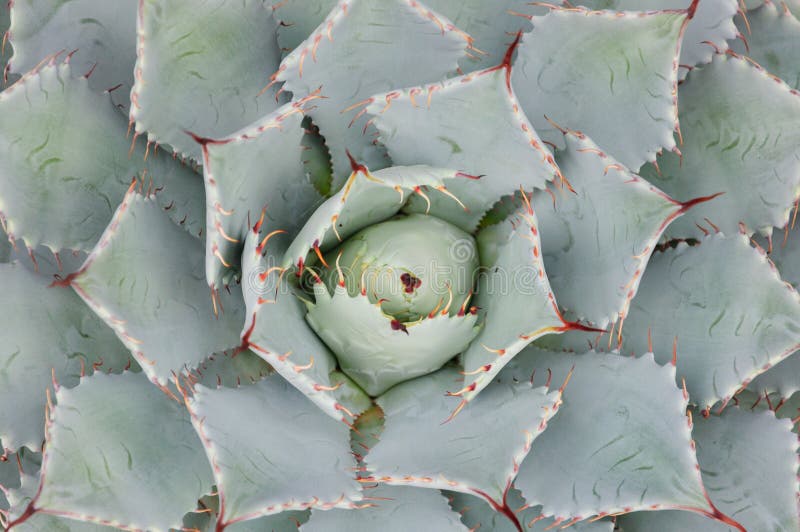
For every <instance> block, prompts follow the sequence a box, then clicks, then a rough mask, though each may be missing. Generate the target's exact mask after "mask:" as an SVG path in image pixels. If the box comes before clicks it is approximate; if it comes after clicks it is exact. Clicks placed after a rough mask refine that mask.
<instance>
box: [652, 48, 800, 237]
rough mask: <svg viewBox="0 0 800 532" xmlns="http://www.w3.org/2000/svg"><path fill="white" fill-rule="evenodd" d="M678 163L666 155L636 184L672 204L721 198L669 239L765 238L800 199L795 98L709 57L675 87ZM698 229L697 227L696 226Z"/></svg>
mask: <svg viewBox="0 0 800 532" xmlns="http://www.w3.org/2000/svg"><path fill="white" fill-rule="evenodd" d="M678 102H679V107H680V120H681V132H682V134H683V144H682V145H681V146H680V150H681V152H682V154H683V156H682V160H681V158H680V157H678V155H676V154H674V153H665V154H664V155H662V156H661V157H660V158H659V159H658V167H659V168H658V169H657V168H656V167H655V166H653V165H648V166H647V167H645V168H642V173H641V175H642V177H644V178H646V179H648V180H649V181H650V182H651V183H653V184H654V185H656V186H658V187H659V188H661V189H662V190H663V191H664V192H666V193H667V194H669V195H670V196H672V197H673V198H675V199H677V200H679V201H686V200H689V199H691V198H693V197H698V196H707V195H709V194H716V193H718V192H724V195H722V196H721V197H719V198H717V199H715V200H714V201H712V202H709V203H706V204H704V205H699V206H697V207H696V208H694V209H692V210H691V211H690V212H689V213H687V214H686V216H683V217H682V218H681V219H680V220H677V221H676V222H675V223H673V224H672V225H670V227H668V228H667V230H666V232H665V234H666V235H667V236H668V237H670V238H688V237H699V236H701V235H703V233H707V232H710V231H715V230H716V228H719V230H721V231H722V232H724V233H728V234H733V233H735V232H737V231H739V224H740V223H743V224H744V225H745V227H746V230H747V232H748V234H750V233H752V232H754V231H759V232H762V233H764V234H769V233H770V232H771V231H772V227H773V226H776V227H783V226H784V225H785V224H786V222H787V221H788V220H789V215H790V211H791V209H792V208H793V206H794V201H795V198H796V197H797V196H798V194H800V130H798V129H797V128H796V127H795V126H796V124H797V122H798V120H800V95H799V94H797V93H796V92H794V91H792V89H790V88H789V87H788V86H787V85H786V84H785V83H783V82H782V81H780V80H779V79H777V78H773V77H770V75H769V74H767V72H766V71H764V70H763V69H761V68H760V67H758V66H756V65H753V64H751V63H750V62H748V61H746V60H745V59H743V58H740V57H738V56H732V55H715V56H714V59H713V60H712V62H711V63H710V64H708V65H706V66H704V67H702V68H697V69H695V70H693V71H692V72H690V73H689V76H688V78H687V79H686V81H685V82H684V83H682V84H681V87H680V93H679V98H678ZM698 225H699V226H702V227H698Z"/></svg>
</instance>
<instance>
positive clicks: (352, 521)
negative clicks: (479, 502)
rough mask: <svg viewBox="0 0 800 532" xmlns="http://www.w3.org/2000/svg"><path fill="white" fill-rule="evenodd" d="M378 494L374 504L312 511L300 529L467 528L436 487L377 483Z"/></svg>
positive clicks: (399, 531) (373, 493) (389, 531)
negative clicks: (432, 488) (425, 487)
mask: <svg viewBox="0 0 800 532" xmlns="http://www.w3.org/2000/svg"><path fill="white" fill-rule="evenodd" d="M369 496H370V497H371V498H376V499H378V500H376V502H375V503H373V504H374V506H371V507H369V508H365V509H362V510H331V511H328V512H319V511H316V512H312V513H311V519H309V520H308V523H306V524H304V525H301V526H300V529H299V530H300V531H301V532H329V531H331V530H353V531H358V530H363V531H366V530H381V531H382V532H405V531H407V530H436V531H440V530H441V531H442V532H447V531H460V532H463V531H464V530H465V528H464V525H462V524H461V523H460V522H459V520H458V514H456V513H455V512H453V511H452V510H451V509H450V508H448V506H447V500H446V499H445V498H444V497H443V496H442V495H441V494H440V493H438V492H436V491H434V490H423V489H419V488H413V487H407V486H378V487H376V488H374V489H371V490H369Z"/></svg>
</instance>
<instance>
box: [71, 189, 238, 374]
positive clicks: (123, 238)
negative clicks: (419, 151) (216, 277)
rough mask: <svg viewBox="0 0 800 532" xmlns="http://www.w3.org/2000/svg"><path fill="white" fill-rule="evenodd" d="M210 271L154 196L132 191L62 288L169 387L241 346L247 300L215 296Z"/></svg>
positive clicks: (228, 294) (233, 293)
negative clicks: (208, 278) (187, 372)
mask: <svg viewBox="0 0 800 532" xmlns="http://www.w3.org/2000/svg"><path fill="white" fill-rule="evenodd" d="M203 265H204V255H203V245H202V243H201V242H200V241H199V240H197V239H195V238H192V237H191V236H190V235H188V234H187V233H186V232H185V231H183V230H181V229H180V228H179V227H177V226H175V225H174V224H172V223H170V221H169V220H168V219H167V217H166V215H164V213H163V212H161V209H160V208H159V206H158V204H157V203H156V200H155V199H154V198H153V197H152V196H142V195H141V194H139V193H138V192H137V191H136V190H135V188H134V187H131V190H130V191H129V192H128V194H126V196H125V199H124V200H123V202H122V204H121V205H120V207H119V209H118V210H117V214H116V215H115V217H114V221H112V223H111V225H109V227H108V229H107V230H106V232H105V233H104V234H103V237H102V238H101V240H100V242H99V243H98V244H97V247H96V248H95V249H94V250H93V251H92V253H91V254H90V255H89V258H88V259H86V262H85V263H84V265H83V266H82V267H81V269H80V270H78V272H77V273H75V274H72V275H70V276H68V277H67V279H65V281H63V282H64V283H68V284H69V285H70V286H72V287H73V288H74V289H75V291H76V292H77V293H78V295H80V296H81V297H82V298H83V300H84V301H85V302H86V303H87V304H88V305H89V306H90V307H91V308H92V310H94V311H95V313H96V314H97V315H98V316H100V317H101V318H102V319H103V321H105V322H106V323H107V324H108V325H109V326H110V327H111V328H112V329H114V331H115V332H116V333H117V336H118V337H119V338H120V340H122V343H123V344H125V345H126V346H127V347H128V349H130V350H131V352H132V353H133V356H134V357H135V358H136V360H137V361H138V362H139V364H140V365H141V366H142V369H143V370H144V372H145V373H146V374H147V376H148V377H149V378H150V379H151V380H152V381H153V382H154V383H156V384H158V385H161V386H165V385H166V384H167V383H168V382H169V381H170V380H171V379H172V377H173V373H181V372H182V371H183V370H184V369H185V368H186V367H189V368H192V367H194V366H196V365H197V364H199V363H200V362H201V361H202V360H204V359H205V357H207V356H208V355H211V354H213V353H216V352H219V351H222V350H223V349H227V348H229V347H235V346H237V345H238V344H239V331H240V329H241V326H242V323H244V319H245V316H244V309H243V307H244V304H243V302H242V300H241V294H240V293H239V291H238V289H234V290H232V291H231V292H228V291H222V292H219V293H217V294H216V296H215V297H213V298H212V297H211V295H210V293H209V290H208V285H206V282H205V278H204V277H203ZM212 299H213V301H212ZM215 311H216V315H215Z"/></svg>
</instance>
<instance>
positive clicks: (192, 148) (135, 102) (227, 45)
mask: <svg viewBox="0 0 800 532" xmlns="http://www.w3.org/2000/svg"><path fill="white" fill-rule="evenodd" d="M277 27H278V24H277V22H276V21H275V19H274V18H273V16H272V8H271V7H270V6H269V5H267V4H266V3H265V2H264V1H263V0H237V1H232V0H206V1H204V2H201V3H196V2H189V3H184V2H172V1H169V0H144V1H142V2H140V3H139V22H138V28H137V34H138V35H137V42H138V50H137V56H138V57H137V61H136V83H135V85H134V86H133V91H132V93H131V101H132V105H131V120H132V121H135V122H136V132H137V133H146V134H147V139H148V141H150V142H155V143H158V144H167V145H170V146H172V147H173V149H174V150H175V151H177V152H178V153H179V154H181V155H183V156H188V157H191V158H192V159H194V160H196V161H199V160H200V157H201V147H200V145H198V144H197V143H196V142H194V141H193V140H192V138H191V137H190V136H189V135H187V134H186V131H191V132H192V133H194V134H195V135H199V136H201V137H211V138H217V137H222V136H225V135H228V134H230V133H232V132H234V131H237V130H239V129H241V128H243V127H245V126H247V125H248V124H250V123H251V122H253V121H254V120H256V119H258V118H260V117H262V116H264V115H266V114H268V113H269V112H270V111H272V110H273V109H275V107H276V106H277V102H276V98H275V91H264V92H263V93H262V92H261V89H263V88H264V86H265V85H267V83H269V75H270V74H271V73H272V72H274V71H275V70H277V68H278V65H279V63H280V56H281V54H280V50H279V49H278V41H277V38H276V31H277ZM232 58H235V60H232Z"/></svg>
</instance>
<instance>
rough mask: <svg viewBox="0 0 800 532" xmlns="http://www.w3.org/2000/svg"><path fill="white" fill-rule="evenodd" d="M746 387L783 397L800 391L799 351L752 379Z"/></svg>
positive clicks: (761, 392) (761, 393)
mask: <svg viewBox="0 0 800 532" xmlns="http://www.w3.org/2000/svg"><path fill="white" fill-rule="evenodd" d="M747 388H748V389H750V390H754V391H756V392H758V393H759V394H760V395H763V394H764V392H767V393H777V394H778V395H779V396H781V397H783V398H785V397H789V396H791V395H792V394H794V393H795V392H797V391H800V352H795V353H793V354H791V355H789V356H788V357H786V358H785V359H784V360H781V361H780V362H778V363H777V364H775V365H774V366H772V367H771V368H769V369H768V370H767V371H765V372H764V373H762V374H761V375H759V376H758V377H756V378H755V379H753V380H752V381H751V382H750V384H748V385H747Z"/></svg>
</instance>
